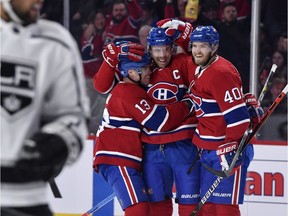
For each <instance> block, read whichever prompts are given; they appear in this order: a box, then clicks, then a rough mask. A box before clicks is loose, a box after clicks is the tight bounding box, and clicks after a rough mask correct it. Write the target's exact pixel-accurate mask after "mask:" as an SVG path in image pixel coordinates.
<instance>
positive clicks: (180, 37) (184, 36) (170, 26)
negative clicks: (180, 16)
mask: <svg viewBox="0 0 288 216" xmlns="http://www.w3.org/2000/svg"><path fill="white" fill-rule="evenodd" d="M157 26H159V27H160V28H167V30H166V31H165V34H166V35H168V36H171V37H173V38H174V41H175V43H176V44H182V43H183V42H184V41H189V37H190V34H191V32H192V30H193V27H192V25H191V24H190V23H188V22H183V21H181V20H176V19H170V18H167V19H163V20H160V21H159V22H157Z"/></svg>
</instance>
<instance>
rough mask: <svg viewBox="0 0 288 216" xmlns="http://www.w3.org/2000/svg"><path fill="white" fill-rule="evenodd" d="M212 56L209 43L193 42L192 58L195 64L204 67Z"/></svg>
mask: <svg viewBox="0 0 288 216" xmlns="http://www.w3.org/2000/svg"><path fill="white" fill-rule="evenodd" d="M210 56H212V49H211V46H210V44H209V43H206V42H204V43H203V42H193V43H192V57H193V60H194V62H195V64H197V65H200V66H204V65H205V64H206V63H207V61H208V59H209V58H210Z"/></svg>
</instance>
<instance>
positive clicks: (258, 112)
mask: <svg viewBox="0 0 288 216" xmlns="http://www.w3.org/2000/svg"><path fill="white" fill-rule="evenodd" d="M244 100H245V103H246V106H247V110H248V112H249V115H250V119H251V124H252V128H254V127H255V126H256V125H257V124H258V123H259V122H260V121H261V118H262V116H263V115H264V111H263V109H262V107H261V106H260V104H259V102H258V101H257V99H256V97H255V96H254V95H253V94H252V93H247V94H245V95H244Z"/></svg>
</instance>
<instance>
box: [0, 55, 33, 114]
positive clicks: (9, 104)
mask: <svg viewBox="0 0 288 216" xmlns="http://www.w3.org/2000/svg"><path fill="white" fill-rule="evenodd" d="M35 89H36V66H35V65H31V64H30V65H29V64H26V63H25V64H22V63H19V62H18V63H15V60H13V61H9V60H6V59H3V58H2V59H1V109H2V110H4V112H5V111H6V113H7V114H8V116H10V117H12V116H13V117H14V116H15V115H16V114H18V113H20V112H21V111H24V110H26V109H28V108H29V106H30V105H31V104H32V103H33V101H34V97H35Z"/></svg>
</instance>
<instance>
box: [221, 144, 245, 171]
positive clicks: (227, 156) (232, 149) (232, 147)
mask: <svg viewBox="0 0 288 216" xmlns="http://www.w3.org/2000/svg"><path fill="white" fill-rule="evenodd" d="M237 148H238V143H237V142H236V141H234V142H230V143H225V144H223V145H221V146H219V147H218V148H217V150H216V154H217V155H218V156H219V160H220V164H221V166H222V170H228V169H229V167H230V164H231V163H232V160H233V158H234V156H235V153H236V151H237ZM241 164H242V156H241V155H239V157H238V160H237V162H236V164H235V166H234V168H233V170H232V172H231V174H233V173H234V172H235V171H236V170H237V169H238V168H239V167H240V165H241Z"/></svg>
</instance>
